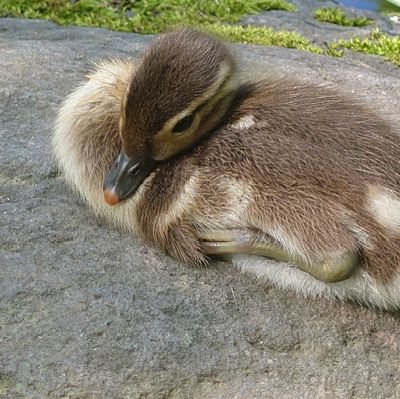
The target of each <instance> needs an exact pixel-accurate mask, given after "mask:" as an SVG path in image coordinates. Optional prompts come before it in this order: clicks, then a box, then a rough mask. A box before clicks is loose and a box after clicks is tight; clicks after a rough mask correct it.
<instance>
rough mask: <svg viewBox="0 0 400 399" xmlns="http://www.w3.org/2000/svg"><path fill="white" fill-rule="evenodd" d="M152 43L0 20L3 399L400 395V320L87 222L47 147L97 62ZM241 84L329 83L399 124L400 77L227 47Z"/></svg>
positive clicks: (356, 63)
mask: <svg viewBox="0 0 400 399" xmlns="http://www.w3.org/2000/svg"><path fill="white" fill-rule="evenodd" d="M149 40H150V38H149V37H144V36H140V35H135V34H123V33H113V32H109V31H105V30H101V29H82V28H75V27H70V28H65V27H59V26H56V25H54V24H52V23H48V22H43V21H22V20H14V19H2V20H0V49H1V51H0V94H1V95H0V109H1V110H2V111H1V113H0V147H1V153H0V171H1V172H0V173H1V174H0V182H1V187H0V190H1V192H0V202H1V204H0V209H1V228H0V242H1V254H0V256H1V258H0V264H1V267H0V398H9V399H18V398H38V399H39V398H41V399H42V398H87V399H89V398H96V399H97V398H105V399H113V398H129V399H139V398H140V399H144V398H149V399H161V398H163V399H167V398H168V399H181V398H194V399H200V398H201V399H202V398H212V399H214V398H218V399H219V398H220V399H222V398H224V399H233V398H238V399H250V398H251V399H261V398H296V399H297V398H374V399H376V398H398V397H399V396H400V372H399V371H400V361H399V359H400V317H399V314H397V313H396V314H389V313H382V312H377V311H373V310H369V309H366V308H363V307H359V306H357V305H354V304H348V303H346V304H338V303H329V302H326V301H324V300H319V301H315V300H307V299H303V298H299V297H297V296H296V295H295V294H294V293H292V292H282V291H279V290H277V289H275V288H273V287H270V286H268V285H267V284H264V283H261V282H258V281H256V280H255V279H254V278H252V277H251V276H246V275H243V274H240V273H239V272H238V271H237V270H235V269H234V268H233V267H232V266H230V265H229V264H225V263H222V262H221V263H215V264H213V265H211V266H210V267H209V268H207V269H203V270H194V269H189V268H187V267H185V266H183V265H180V264H177V263H176V262H174V261H173V260H172V259H170V258H168V257H167V256H165V255H163V254H161V253H159V252H157V251H156V250H154V249H153V248H151V247H150V246H148V245H146V244H145V243H143V242H140V241H138V240H136V239H134V238H132V237H130V236H128V235H126V234H123V233H119V232H117V231H114V230H112V229H110V228H109V227H107V226H106V225H105V224H104V223H102V222H101V221H99V220H96V219H95V218H94V217H93V215H92V213H91V212H90V211H89V210H88V209H87V208H86V207H85V206H84V205H83V204H82V202H81V201H80V200H79V199H78V198H76V196H75V195H74V194H73V193H71V192H70V190H69V189H68V188H67V187H66V186H65V183H64V182H63V180H62V178H61V177H60V176H58V174H57V171H56V170H55V167H54V164H53V162H52V158H51V152H50V147H49V135H50V131H51V127H52V123H53V119H54V116H55V113H56V110H57V108H58V107H59V105H60V103H61V101H62V99H63V98H64V97H65V96H66V95H67V94H68V93H69V92H70V91H71V90H72V89H73V88H74V87H75V86H76V85H77V84H78V83H79V82H80V81H82V79H83V78H84V74H85V73H86V72H87V71H88V69H89V68H90V65H91V61H96V60H99V59H101V58H105V57H111V56H119V57H125V56H130V57H137V56H140V54H141V53H142V51H143V49H144V48H145V46H146V45H147V44H148V43H149ZM234 48H235V51H236V52H237V54H239V55H240V59H241V60H243V62H244V63H245V64H246V67H245V69H246V70H247V71H248V72H249V71H252V70H254V67H256V68H257V72H258V73H264V72H265V71H267V73H271V70H272V71H275V72H276V71H278V72H280V73H284V74H292V75H297V76H299V77H304V78H306V79H319V80H321V81H328V82H335V83H336V84H338V85H340V86H343V87H345V88H346V90H348V91H351V92H353V93H355V94H357V95H364V96H366V100H367V101H368V102H369V103H370V104H371V105H372V106H373V107H376V108H377V109H379V110H381V111H382V112H383V113H384V114H385V115H386V116H387V117H388V118H392V119H393V121H395V122H396V121H397V122H400V120H399V118H400V116H399V109H400V101H399V93H400V70H399V69H398V68H396V67H394V66H393V65H391V64H389V63H387V62H384V61H383V60H382V59H381V58H378V57H358V56H354V57H352V58H349V57H347V58H345V59H335V58H329V57H323V56H315V55H312V54H308V53H305V52H299V51H295V50H287V49H281V48H263V47H255V46H234Z"/></svg>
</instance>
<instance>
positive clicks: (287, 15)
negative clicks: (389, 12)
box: [241, 0, 400, 45]
mask: <svg viewBox="0 0 400 399" xmlns="http://www.w3.org/2000/svg"><path fill="white" fill-rule="evenodd" d="M290 3H291V4H293V5H294V6H295V7H296V11H294V12H287V11H281V10H274V11H268V12H263V13H260V14H255V15H250V16H248V17H245V18H243V19H242V20H241V24H242V25H248V24H250V25H255V26H263V27H270V28H274V29H276V30H288V31H291V32H297V33H299V34H301V35H303V36H305V37H306V38H308V39H309V40H310V41H311V42H313V43H315V44H317V45H324V44H326V43H331V42H334V41H336V40H339V39H345V40H348V39H350V38H352V37H354V36H357V37H365V36H368V34H369V33H371V32H372V31H373V30H374V29H376V28H378V29H379V30H381V31H383V32H385V33H387V34H391V35H396V34H400V24H394V23H392V22H391V20H390V18H389V17H385V16H383V15H380V14H379V13H377V12H373V11H366V10H356V9H353V8H347V7H342V6H341V4H340V2H339V1H333V0H319V1H315V0H290ZM323 7H339V8H341V9H342V10H343V11H344V12H345V14H346V15H347V16H348V17H349V18H355V17H365V18H369V19H371V20H372V21H373V23H371V24H370V25H367V26H364V27H348V26H341V25H336V24H331V23H326V22H320V21H318V20H316V19H314V11H315V10H316V9H318V8H323Z"/></svg>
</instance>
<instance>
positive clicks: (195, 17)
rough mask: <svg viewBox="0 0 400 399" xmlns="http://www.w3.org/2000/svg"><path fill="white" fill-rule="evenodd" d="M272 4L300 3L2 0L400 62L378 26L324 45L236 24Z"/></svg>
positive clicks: (18, 9)
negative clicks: (364, 35)
mask: <svg viewBox="0 0 400 399" xmlns="http://www.w3.org/2000/svg"><path fill="white" fill-rule="evenodd" d="M271 9H283V10H287V11H293V10H294V7H293V6H292V5H291V4H289V3H287V2H286V1H284V0H247V1H241V0H199V1H192V0H76V1H72V0H0V17H2V16H3V17H4V16H13V17H22V18H42V19H48V20H51V21H54V22H57V23H60V24H63V25H71V24H73V25H81V26H97V27H102V28H107V29H112V30H118V31H126V32H139V33H159V32H162V31H164V30H166V29H170V28H172V27H174V26H178V25H189V26H195V27H198V28H203V29H205V30H208V31H210V32H213V33H216V34H217V35H219V36H221V37H222V38H224V39H225V40H229V41H232V42H241V43H248V44H260V45H266V46H280V47H288V48H295V49H299V50H306V51H310V52H312V53H317V54H327V55H331V56H336V57H340V56H342V55H343V54H344V49H349V50H351V51H356V52H362V53H367V54H377V55H382V56H383V57H385V58H386V59H388V60H389V61H391V62H393V63H394V64H396V65H398V66H400V38H399V37H390V36H387V35H385V34H383V33H381V32H379V31H377V30H375V31H374V32H373V33H372V34H371V35H370V36H369V37H368V38H366V39H360V38H353V39H351V40H347V41H345V40H340V41H338V42H334V43H330V44H328V45H327V47H326V48H325V49H322V48H321V47H318V46H315V45H313V44H312V43H311V42H310V41H309V40H308V39H307V38H305V37H303V36H301V35H299V34H298V33H295V32H286V31H275V30H273V29H271V28H262V27H254V26H239V25H231V24H232V23H234V22H237V21H239V20H240V18H241V17H242V16H244V15H249V14H253V13H256V12H260V11H265V10H271ZM317 11H320V10H317ZM352 21H354V20H352ZM352 26H355V25H354V24H353V25H352Z"/></svg>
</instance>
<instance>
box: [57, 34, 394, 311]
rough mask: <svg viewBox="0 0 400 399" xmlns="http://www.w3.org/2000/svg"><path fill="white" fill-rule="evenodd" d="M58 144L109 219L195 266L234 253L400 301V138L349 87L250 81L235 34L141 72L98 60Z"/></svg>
mask: <svg viewBox="0 0 400 399" xmlns="http://www.w3.org/2000/svg"><path fill="white" fill-rule="evenodd" d="M53 144H54V150H55V155H56V158H57V160H58V162H59V164H60V165H61V167H62V169H63V171H64V173H65V175H66V178H67V180H68V181H69V183H70V184H72V185H73V186H75V187H76V188H77V190H78V191H79V192H80V194H81V195H82V196H83V197H84V198H85V199H86V200H87V202H88V204H89V205H90V206H91V207H92V208H94V210H95V211H96V212H97V213H98V214H100V215H101V216H104V217H106V218H107V219H108V220H109V221H111V222H113V223H114V224H115V225H117V226H118V227H122V228H125V229H127V230H129V231H131V232H133V233H134V234H137V235H139V236H141V237H143V238H144V239H146V240H149V241H150V242H152V243H154V244H155V245H157V246H158V247H160V248H162V249H163V250H164V251H166V252H167V253H169V254H171V255H172V256H174V257H176V258H178V259H180V260H182V261H184V262H186V263H191V264H202V263H205V262H206V261H207V259H208V258H207V256H208V255H210V254H222V255H232V260H233V262H234V263H235V264H237V265H238V266H239V267H241V268H242V269H243V270H248V271H252V272H254V273H256V274H257V275H258V276H260V277H261V278H266V279H268V280H270V281H272V282H275V283H276V284H278V285H280V286H283V287H291V288H294V289H296V290H298V291H301V292H303V293H305V294H308V295H313V296H318V295H321V296H322V295H323V296H327V297H331V298H334V297H335V298H340V299H345V298H352V299H354V300H358V301H363V302H366V303H369V304H371V305H376V306H380V307H385V308H394V307H398V306H399V305H400V277H399V275H398V272H399V268H400V245H399V244H400V163H399V161H398V158H399V155H400V141H399V137H398V136H397V135H396V133H395V131H394V128H392V127H391V126H389V125H388V124H387V123H386V122H385V121H383V120H382V119H381V118H379V117H378V116H377V115H375V114H374V113H373V112H371V111H370V110H368V109H367V108H366V107H364V106H363V105H360V104H358V103H357V102H356V101H354V100H353V99H351V98H350V97H348V96H346V95H343V94H341V93H339V92H338V91H337V90H336V89H333V88H329V87H326V86H322V85H318V84H310V83H304V82H302V81H297V80H293V79H288V78H287V79H285V78H278V79H272V78H271V79H269V80H263V81H260V82H257V83H250V84H239V82H238V79H237V73H236V68H235V65H234V62H233V60H232V57H231V56H230V54H229V52H228V51H227V49H226V48H225V46H224V45H222V44H221V43H220V42H219V41H217V40H215V39H213V38H210V37H209V36H207V35H204V34H201V33H198V32H195V31H191V30H188V29H184V30H178V31H175V32H171V33H168V34H165V35H163V36H161V38H160V39H158V40H157V41H156V42H155V43H154V44H153V45H152V46H151V47H150V48H149V49H148V51H147V52H146V54H145V56H144V58H143V60H142V61H141V63H140V64H139V65H138V67H137V69H136V68H135V66H134V64H133V63H132V62H127V61H114V62H110V63H105V64H103V65H100V66H99V67H98V68H97V70H96V71H95V72H94V73H93V74H92V75H90V76H89V81H88V82H87V83H86V84H84V85H83V86H81V87H80V88H78V89H77V90H76V91H75V92H74V93H73V94H71V95H70V96H69V97H68V98H67V100H66V102H65V103H64V106H63V108H62V109H61V110H60V113H59V116H58V120H57V126H56V129H55V134H54V139H53ZM119 152H120V155H119V157H118V161H116V162H115V163H114V166H112V165H113V162H114V160H115V158H116V157H117V155H118V153H119ZM110 169H111V172H110ZM104 181H105V182H106V183H104V190H105V192H106V200H107V201H108V202H109V203H113V204H114V203H118V202H120V203H118V204H117V205H116V206H114V207H111V206H109V205H108V204H107V203H106V202H105V200H104V198H103V182H104ZM121 187H122V188H121ZM132 187H134V188H132ZM122 199H124V200H123V201H122ZM246 254H247V255H246ZM260 255H265V256H269V257H272V258H276V259H279V260H284V261H287V262H290V263H289V264H287V263H286V264H282V263H279V264H274V263H272V262H269V261H267V260H265V258H264V257H261V256H260ZM293 265H296V266H297V267H294V266H293Z"/></svg>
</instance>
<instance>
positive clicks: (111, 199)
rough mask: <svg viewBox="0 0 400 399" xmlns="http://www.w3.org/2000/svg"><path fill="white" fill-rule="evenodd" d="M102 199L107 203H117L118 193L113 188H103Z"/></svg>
mask: <svg viewBox="0 0 400 399" xmlns="http://www.w3.org/2000/svg"><path fill="white" fill-rule="evenodd" d="M104 200H105V201H106V202H107V204H108V205H111V206H113V205H117V204H118V202H119V198H118V195H117V194H116V192H115V191H114V190H112V189H111V190H105V191H104Z"/></svg>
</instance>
